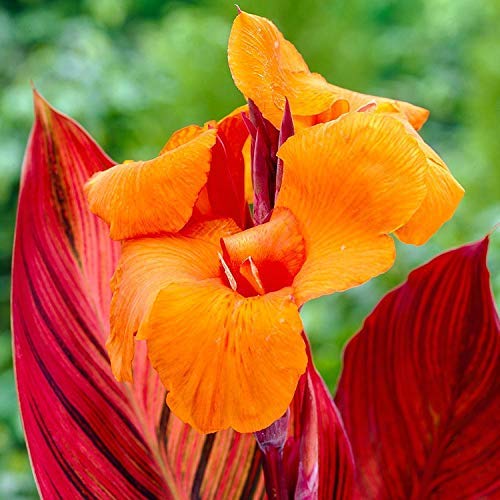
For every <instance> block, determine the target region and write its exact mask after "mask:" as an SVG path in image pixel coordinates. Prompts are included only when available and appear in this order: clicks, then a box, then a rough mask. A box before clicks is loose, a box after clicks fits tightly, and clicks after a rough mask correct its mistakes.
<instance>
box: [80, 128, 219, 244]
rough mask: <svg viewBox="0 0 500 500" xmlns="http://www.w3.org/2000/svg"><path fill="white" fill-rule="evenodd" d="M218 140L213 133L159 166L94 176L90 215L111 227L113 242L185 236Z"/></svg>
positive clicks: (134, 165) (118, 168) (138, 165)
mask: <svg viewBox="0 0 500 500" xmlns="http://www.w3.org/2000/svg"><path fill="white" fill-rule="evenodd" d="M215 136H216V131H215V130H207V131H206V132H204V133H203V134H201V135H199V136H198V137H196V138H195V139H193V140H192V141H190V142H188V143H186V144H185V145H183V146H180V147H178V148H176V149H173V150H171V151H168V152H167V153H164V154H163V155H161V156H158V157H157V158H155V159H154V160H149V161H139V162H130V163H124V164H121V165H115V166H114V167H112V168H110V169H109V170H106V171H104V172H100V173H98V174H96V175H94V176H93V177H92V178H91V179H90V180H89V181H88V182H87V184H86V186H85V191H86V194H87V197H88V200H89V205H90V210H91V211H92V212H94V213H95V214H96V215H98V216H99V217H101V218H102V219H104V220H105V221H106V222H107V223H108V224H109V225H110V236H111V238H113V239H115V240H121V239H126V238H134V237H137V236H144V235H150V234H158V233H161V232H176V231H179V230H180V229H181V228H182V227H183V226H184V225H185V224H186V222H187V221H188V219H189V218H190V217H191V214H192V212H193V206H194V204H195V202H196V199H197V198H198V194H199V192H200V190H201V188H202V187H203V186H204V185H205V183H206V181H207V175H208V171H209V168H210V158H211V152H210V148H211V147H212V146H213V145H214V143H215V138H216V137H215Z"/></svg>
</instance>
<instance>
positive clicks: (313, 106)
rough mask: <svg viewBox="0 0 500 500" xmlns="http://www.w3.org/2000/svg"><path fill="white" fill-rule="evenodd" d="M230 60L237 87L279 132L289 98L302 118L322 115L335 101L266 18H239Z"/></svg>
mask: <svg viewBox="0 0 500 500" xmlns="http://www.w3.org/2000/svg"><path fill="white" fill-rule="evenodd" d="M228 59H229V68H230V70H231V73H232V75H233V79H234V82H235V84H236V86H237V87H238V88H239V89H240V91H241V92H242V93H243V95H245V97H247V98H251V99H252V100H253V101H254V102H255V103H256V104H257V106H258V108H259V109H260V111H261V113H262V114H263V115H264V116H265V117H266V118H267V119H268V120H269V121H270V122H271V123H272V124H273V125H274V126H275V127H276V128H279V126H280V124H281V120H282V118H283V110H284V108H285V96H286V97H287V98H288V100H289V102H290V107H291V109H292V111H293V112H294V113H297V114H299V115H313V114H317V113H321V111H324V110H325V109H327V108H328V107H330V105H331V104H332V102H333V100H334V97H333V96H332V93H331V90H330V86H329V84H328V83H327V82H326V80H325V79H324V78H323V77H322V76H321V75H318V74H314V73H311V72H310V71H309V68H308V67H307V64H306V63H305V62H304V59H303V58H302V56H301V55H300V54H299V52H298V51H297V50H296V49H295V47H294V46H293V45H292V44H291V43H290V42H289V41H287V40H285V38H284V37H283V35H282V34H281V33H280V31H279V30H278V29H277V28H276V26H275V25H274V24H273V23H272V22H271V21H269V20H267V19H265V18H263V17H259V16H255V15H252V14H247V13H246V12H241V13H240V14H238V16H237V17H236V19H235V20H234V23H233V28H232V30H231V34H230V36H229V45H228Z"/></svg>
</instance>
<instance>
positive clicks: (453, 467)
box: [336, 238, 500, 499]
mask: <svg viewBox="0 0 500 500" xmlns="http://www.w3.org/2000/svg"><path fill="white" fill-rule="evenodd" d="M487 248H488V239H487V238H486V239H485V240H483V241H480V242H478V243H474V244H470V245H467V246H464V247H461V248H458V249H456V250H453V251H450V252H448V253H445V254H443V255H441V256H438V257H437V258H435V259H434V260H432V261H431V262H429V263H428V264H426V265H424V266H422V267H421V268H419V269H417V270H415V271H413V272H412V273H411V274H410V276H409V278H408V281H407V282H406V283H405V284H404V285H402V286H401V287H400V288H398V289H396V290H394V291H393V292H391V293H389V294H388V295H387V296H386V297H385V298H384V299H383V300H382V301H381V302H380V304H379V305H378V306H377V307H376V308H375V310H374V311H373V313H372V314H371V315H370V316H369V317H368V319H367V320H366V322H365V324H364V326H363V329H362V330H361V332H359V333H358V334H357V335H356V337H354V338H353V339H352V340H351V342H350V343H349V344H348V346H347V349H346V351H345V356H344V371H343V373H342V377H341V380H340V384H339V389H338V393H337V397H336V402H337V405H338V407H339V409H340V411H341V414H342V417H343V419H344V422H345V425H346V429H347V434H348V436H349V438H350V440H351V443H352V447H353V452H354V457H355V461H356V464H357V468H358V480H359V481H358V483H359V497H360V498H363V499H365V498H366V499H369V498H412V499H417V498H421V499H424V498H425V499H427V498H443V499H447V498H450V499H459V498H464V499H465V498H499V496H500V480H499V477H500V476H499V474H498V471H500V436H499V433H498V429H499V424H500V421H499V417H498V414H499V412H500V339H499V320H498V316H497V313H496V311H495V306H494V303H493V298H492V296H491V291H490V287H489V273H488V270H487V267H486V253H487Z"/></svg>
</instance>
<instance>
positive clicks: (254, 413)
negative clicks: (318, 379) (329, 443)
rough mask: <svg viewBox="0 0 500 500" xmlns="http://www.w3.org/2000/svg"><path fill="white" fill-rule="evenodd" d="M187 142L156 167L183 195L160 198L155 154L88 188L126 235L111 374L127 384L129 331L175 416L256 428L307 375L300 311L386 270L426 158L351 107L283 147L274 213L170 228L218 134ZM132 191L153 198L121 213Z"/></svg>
mask: <svg viewBox="0 0 500 500" xmlns="http://www.w3.org/2000/svg"><path fill="white" fill-rule="evenodd" d="M198 132H200V131H198ZM174 137H175V136H174ZM191 137H192V136H191V135H190V134H187V138H189V139H191V140H189V141H188V142H186V143H185V144H183V145H180V146H178V147H177V148H175V149H172V150H170V151H167V152H165V153H164V155H176V156H175V158H176V162H173V161H171V160H169V161H168V162H167V161H166V159H164V160H162V161H165V164H164V168H163V169H162V170H161V176H164V178H165V179H170V178H174V177H175V178H176V179H177V180H178V182H179V189H177V188H176V187H175V183H174V192H173V193H170V195H171V197H172V199H174V200H175V202H172V203H168V202H165V203H161V204H157V203H156V201H155V200H156V199H157V198H158V197H159V195H158V191H157V190H158V189H159V188H160V187H161V186H163V184H164V183H163V181H162V179H161V178H160V177H158V178H157V182H156V183H155V184H151V185H149V184H148V183H147V182H144V183H141V182H139V181H138V179H140V178H142V177H143V176H145V177H146V178H147V177H148V176H149V175H150V174H149V170H152V169H153V168H154V166H155V164H154V163H153V164H151V163H148V162H144V163H137V164H133V165H130V164H129V165H125V166H123V165H118V166H115V167H113V168H111V169H109V170H108V171H105V172H102V173H98V174H96V175H95V176H94V177H93V178H92V179H91V180H90V181H89V183H88V185H87V195H88V198H89V202H90V206H91V208H92V210H93V211H94V212H95V213H96V214H97V215H99V216H100V217H102V218H104V219H105V220H106V221H107V222H108V223H109V224H110V225H111V227H112V228H113V227H115V228H116V231H117V233H115V234H126V235H127V238H126V239H125V241H124V242H123V244H122V255H121V258H120V261H119V264H118V268H117V270H116V272H115V275H114V277H113V280H112V288H113V299H112V304H111V335H110V338H109V340H108V344H107V347H108V352H109V355H110V360H111V365H112V369H113V372H114V374H115V376H116V377H117V378H118V379H119V380H125V381H126V380H131V378H132V367H131V364H132V359H133V353H134V339H135V340H145V341H146V342H147V349H148V356H149V359H150V361H151V363H152V365H153V367H154V368H155V370H156V371H157V372H158V374H159V377H160V379H161V381H162V383H163V384H164V386H165V387H166V389H167V391H168V392H167V403H168V405H169V407H170V409H171V410H172V412H173V413H174V414H175V415H177V416H178V417H179V418H180V419H181V420H183V421H184V422H186V423H189V424H190V425H191V426H193V427H194V428H195V429H197V430H198V431H200V432H203V433H208V432H214V431H218V430H221V429H225V428H228V427H231V428H233V429H235V430H237V431H239V432H253V431H257V430H260V429H263V428H265V427H267V426H269V425H270V424H271V423H272V422H274V421H275V420H277V419H278V418H280V417H281V416H282V415H283V414H284V413H285V411H286V409H287V407H288V405H289V404H290V402H291V400H292V397H293V395H294V392H295V388H296V386H297V383H298V380H299V378H300V376H301V375H302V374H303V373H304V372H305V369H306V366H307V355H306V348H305V344H304V340H303V338H302V336H301V332H302V329H303V327H302V323H301V320H300V316H299V308H300V307H301V306H302V305H303V304H304V303H305V302H307V301H308V300H311V299H313V298H315V297H319V296H321V295H324V294H328V293H332V292H335V291H341V290H346V289H348V288H351V287H353V286H356V285H359V284H361V283H363V282H365V281H367V280H369V279H370V278H372V277H373V276H376V275H378V274H380V273H382V272H384V271H386V270H387V269H389V268H390V267H391V265H392V263H393V261H394V258H395V248H394V241H393V239H392V238H391V237H390V236H389V234H390V233H393V232H394V231H396V230H398V229H399V228H400V227H401V226H403V225H404V224H405V223H406V222H407V221H408V220H409V219H410V218H411V216H412V215H413V213H414V212H415V211H416V210H417V209H418V207H419V206H420V205H421V203H422V200H423V198H424V196H425V194H426V187H425V176H426V172H427V167H428V165H427V160H426V157H425V155H424V154H423V152H422V149H421V148H420V147H419V144H418V141H417V139H416V138H415V137H414V136H413V134H412V133H410V132H409V131H408V130H407V129H406V128H405V126H404V125H403V124H402V123H401V122H400V121H399V120H398V119H395V118H394V117H391V116H386V115H381V114H371V113H349V114H346V115H345V116H343V117H342V118H341V119H339V120H336V121H331V122H328V123H324V124H319V125H317V126H315V127H310V128H303V129H301V130H299V131H298V133H297V134H296V135H294V136H292V137H290V138H289V139H288V140H287V141H286V142H285V143H284V144H283V145H282V146H281V147H280V149H279V150H278V152H277V156H278V157H279V159H280V160H281V161H282V162H283V165H284V168H283V178H282V182H281V188H280V190H279V193H278V196H277V198H276V200H275V203H274V208H273V209H272V213H271V215H270V218H269V220H268V221H267V222H265V223H263V224H260V225H258V226H255V227H249V228H247V229H244V228H242V227H241V226H240V225H238V224H236V223H235V221H234V220H233V219H232V218H229V217H222V218H221V217H217V218H215V216H213V217H212V218H211V217H209V216H208V214H205V217H204V218H200V217H196V214H195V213H194V211H193V213H192V214H188V213H187V212H186V213H183V219H184V223H185V225H184V226H183V227H179V226H180V224H176V226H175V227H173V225H171V226H170V227H169V229H165V227H167V226H168V224H171V221H174V220H175V221H176V220H180V219H179V218H178V215H179V207H182V206H185V205H186V206H187V205H192V206H196V204H198V202H199V200H194V199H193V196H192V194H193V192H194V191H196V190H199V193H200V194H201V193H202V192H203V189H204V187H201V190H200V188H199V184H197V186H196V189H193V190H191V191H190V190H187V189H185V184H186V183H185V179H191V178H193V177H195V172H196V171H202V172H204V173H203V179H206V178H207V174H206V162H208V164H210V163H211V160H210V159H208V160H207V158H208V156H209V154H210V151H211V148H212V146H211V145H212V143H213V141H214V132H213V131H212V130H211V129H210V128H207V130H204V131H201V132H200V133H198V135H197V136H196V137H194V138H191ZM167 149H168V148H167ZM193 151H196V153H197V154H196V155H194V154H193ZM207 151H208V155H207ZM212 151H213V150H212ZM183 152H189V154H187V156H186V157H185V158H184V159H182V154H183ZM194 156H196V157H197V158H203V159H204V161H203V162H200V161H198V160H196V161H191V160H192V159H193V158H194ZM160 158H162V156H160ZM181 159H182V165H183V170H182V169H180V166H179V165H180V163H177V162H178V161H179V162H181ZM212 160H213V157H212ZM209 168H210V169H211V168H212V167H209ZM130 170H132V171H133V173H130ZM181 170H182V172H181ZM209 176H210V174H208V177H209ZM111 178H112V179H113V182H112V183H111V182H110V180H109V179H111ZM205 187H206V186H205ZM240 187H241V191H240V192H239V193H238V197H240V196H241V198H242V199H244V192H243V191H244V189H243V186H242V185H240ZM186 193H187V194H186ZM219 196H224V193H219ZM188 197H189V199H188ZM103 199H107V200H109V203H107V204H106V206H105V207H104V205H103V204H102V203H101V202H100V201H99V200H103ZM137 199H139V200H149V207H147V208H145V209H144V210H143V211H142V213H141V217H140V218H139V217H137V218H132V219H127V218H126V217H123V215H122V214H121V213H120V207H134V204H135V203H136V200H137ZM161 199H162V200H163V198H161ZM140 206H142V205H140ZM103 207H104V208H103ZM138 220H140V221H143V226H142V227H141V225H140V223H138V222H137V221H138ZM153 229H154V231H153Z"/></svg>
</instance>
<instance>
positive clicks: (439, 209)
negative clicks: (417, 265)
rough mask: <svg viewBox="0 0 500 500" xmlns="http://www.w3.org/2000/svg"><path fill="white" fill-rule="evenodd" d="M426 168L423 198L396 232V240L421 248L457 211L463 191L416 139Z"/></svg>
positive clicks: (430, 152)
mask: <svg viewBox="0 0 500 500" xmlns="http://www.w3.org/2000/svg"><path fill="white" fill-rule="evenodd" d="M419 145H420V147H421V148H422V151H423V152H424V154H425V156H426V158H427V163H428V164H429V168H428V170H427V176H426V178H425V185H426V186H427V194H426V195H425V198H424V200H423V201H422V204H421V205H420V207H419V208H418V209H417V211H416V212H415V213H414V214H413V215H412V217H411V218H410V220H409V221H408V222H407V223H406V224H405V225H404V226H403V227H402V228H401V229H398V230H397V231H396V235H397V237H398V238H399V239H400V240H401V241H403V242H405V243H412V244H414V245H423V244H424V243H425V242H426V241H427V240H428V239H429V238H430V237H431V236H432V235H433V234H434V233H435V232H436V231H437V230H438V229H439V228H440V227H441V226H442V225H443V224H444V223H445V222H446V221H447V220H449V219H450V218H451V217H452V216H453V214H454V213H455V210H456V209H457V206H458V204H459V203H460V200H461V199H462V198H463V195H464V189H463V187H462V186H461V185H460V184H459V183H458V182H457V181H456V180H455V178H454V177H453V175H451V172H450V171H449V170H448V167H447V166H446V164H445V163H444V162H443V160H442V159H441V158H440V157H439V155H438V154H437V153H436V152H435V151H434V150H433V149H432V148H431V147H430V146H428V145H427V144H425V142H424V141H423V140H422V139H421V138H420V137H419Z"/></svg>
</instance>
